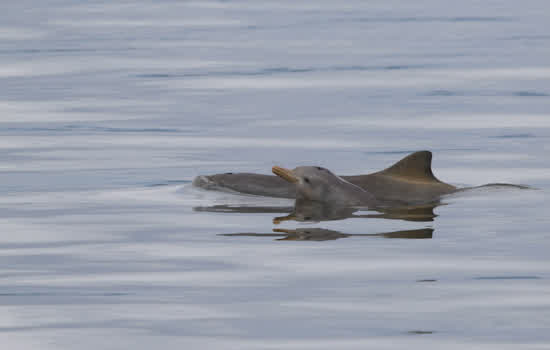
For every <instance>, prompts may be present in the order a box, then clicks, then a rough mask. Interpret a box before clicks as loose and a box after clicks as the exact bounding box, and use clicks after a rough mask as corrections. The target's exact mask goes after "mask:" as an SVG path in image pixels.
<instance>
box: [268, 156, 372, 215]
mask: <svg viewBox="0 0 550 350" xmlns="http://www.w3.org/2000/svg"><path fill="white" fill-rule="evenodd" d="M272 170H273V173H274V174H275V175H277V176H279V177H281V178H282V179H284V180H286V181H288V182H289V183H292V184H294V185H295V186H296V200H307V201H316V202H323V203H327V204H331V205H345V206H365V207H368V206H371V207H372V206H374V204H375V203H376V199H375V198H374V196H373V195H372V194H371V193H369V192H367V191H365V190H364V189H362V188H361V187H359V186H357V185H354V184H352V183H350V182H348V181H346V180H344V179H342V178H341V177H339V176H336V175H334V174H333V173H332V172H331V171H330V170H328V169H325V168H322V167H317V166H300V167H297V168H295V169H293V170H290V169H285V168H282V167H279V166H274V167H273V169H272Z"/></svg>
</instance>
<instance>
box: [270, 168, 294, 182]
mask: <svg viewBox="0 0 550 350" xmlns="http://www.w3.org/2000/svg"><path fill="white" fill-rule="evenodd" d="M271 171H273V174H275V175H277V176H279V177H281V178H283V179H284V180H286V181H288V182H291V183H297V182H298V177H296V175H294V173H293V172H292V170H290V169H286V168H283V167H280V166H274V167H273V168H271Z"/></svg>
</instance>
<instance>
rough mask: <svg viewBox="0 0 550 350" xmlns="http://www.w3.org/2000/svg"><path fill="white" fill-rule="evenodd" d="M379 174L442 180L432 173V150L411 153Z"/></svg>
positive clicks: (417, 179)
mask: <svg viewBox="0 0 550 350" xmlns="http://www.w3.org/2000/svg"><path fill="white" fill-rule="evenodd" d="M378 174H380V175H387V176H398V177H402V178H409V179H411V180H416V181H426V182H427V181H435V182H440V181H439V180H438V179H437V178H436V177H435V176H434V174H433V173H432V152H430V151H418V152H414V153H412V154H409V155H408V156H406V157H405V158H403V159H401V160H400V161H398V162H397V163H395V164H394V165H392V166H391V167H389V168H387V169H384V170H382V171H380V172H379V173H378Z"/></svg>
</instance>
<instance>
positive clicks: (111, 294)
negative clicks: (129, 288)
mask: <svg viewBox="0 0 550 350" xmlns="http://www.w3.org/2000/svg"><path fill="white" fill-rule="evenodd" d="M128 295H132V294H131V293H127V292H97V293H86V292H84V293H82V292H74V293H72V292H58V293H55V292H7V293H0V297H40V296H73V297H75V296H78V297H98V296H99V297H120V296H128Z"/></svg>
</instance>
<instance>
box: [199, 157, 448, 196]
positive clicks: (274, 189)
mask: <svg viewBox="0 0 550 350" xmlns="http://www.w3.org/2000/svg"><path fill="white" fill-rule="evenodd" d="M431 162H432V153H431V152H430V151H419V152H414V153H411V154H410V155H408V156H406V157H405V158H403V159H401V160H400V161H398V162H397V163H395V164H393V165H392V166H390V167H388V168H386V169H384V170H382V171H378V172H375V173H370V174H365V175H352V176H340V178H341V179H342V180H345V181H347V182H349V183H351V184H353V185H355V186H358V187H360V188H361V189H363V190H365V191H366V192H368V193H370V194H371V195H372V196H374V198H375V199H376V201H377V203H378V204H382V205H385V206H402V205H407V204H411V203H426V202H432V201H435V200H438V199H439V198H440V197H441V196H442V195H445V194H449V193H453V192H456V191H457V190H458V189H457V188H456V187H455V186H452V185H449V184H447V183H444V182H441V181H439V180H438V179H437V178H436V177H435V176H434V175H433V173H432V169H431ZM193 185H195V186H198V187H201V188H204V189H209V190H229V191H234V192H239V193H245V194H254V195H261V196H270V197H282V198H296V187H295V184H294V183H292V182H289V181H286V180H284V179H283V178H281V177H278V176H271V175H262V174H252V173H225V174H216V175H202V176H198V177H196V178H195V180H194V181H193ZM348 187H349V186H348ZM361 201H365V202H369V200H366V199H365V200H363V199H362V200H361Z"/></svg>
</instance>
